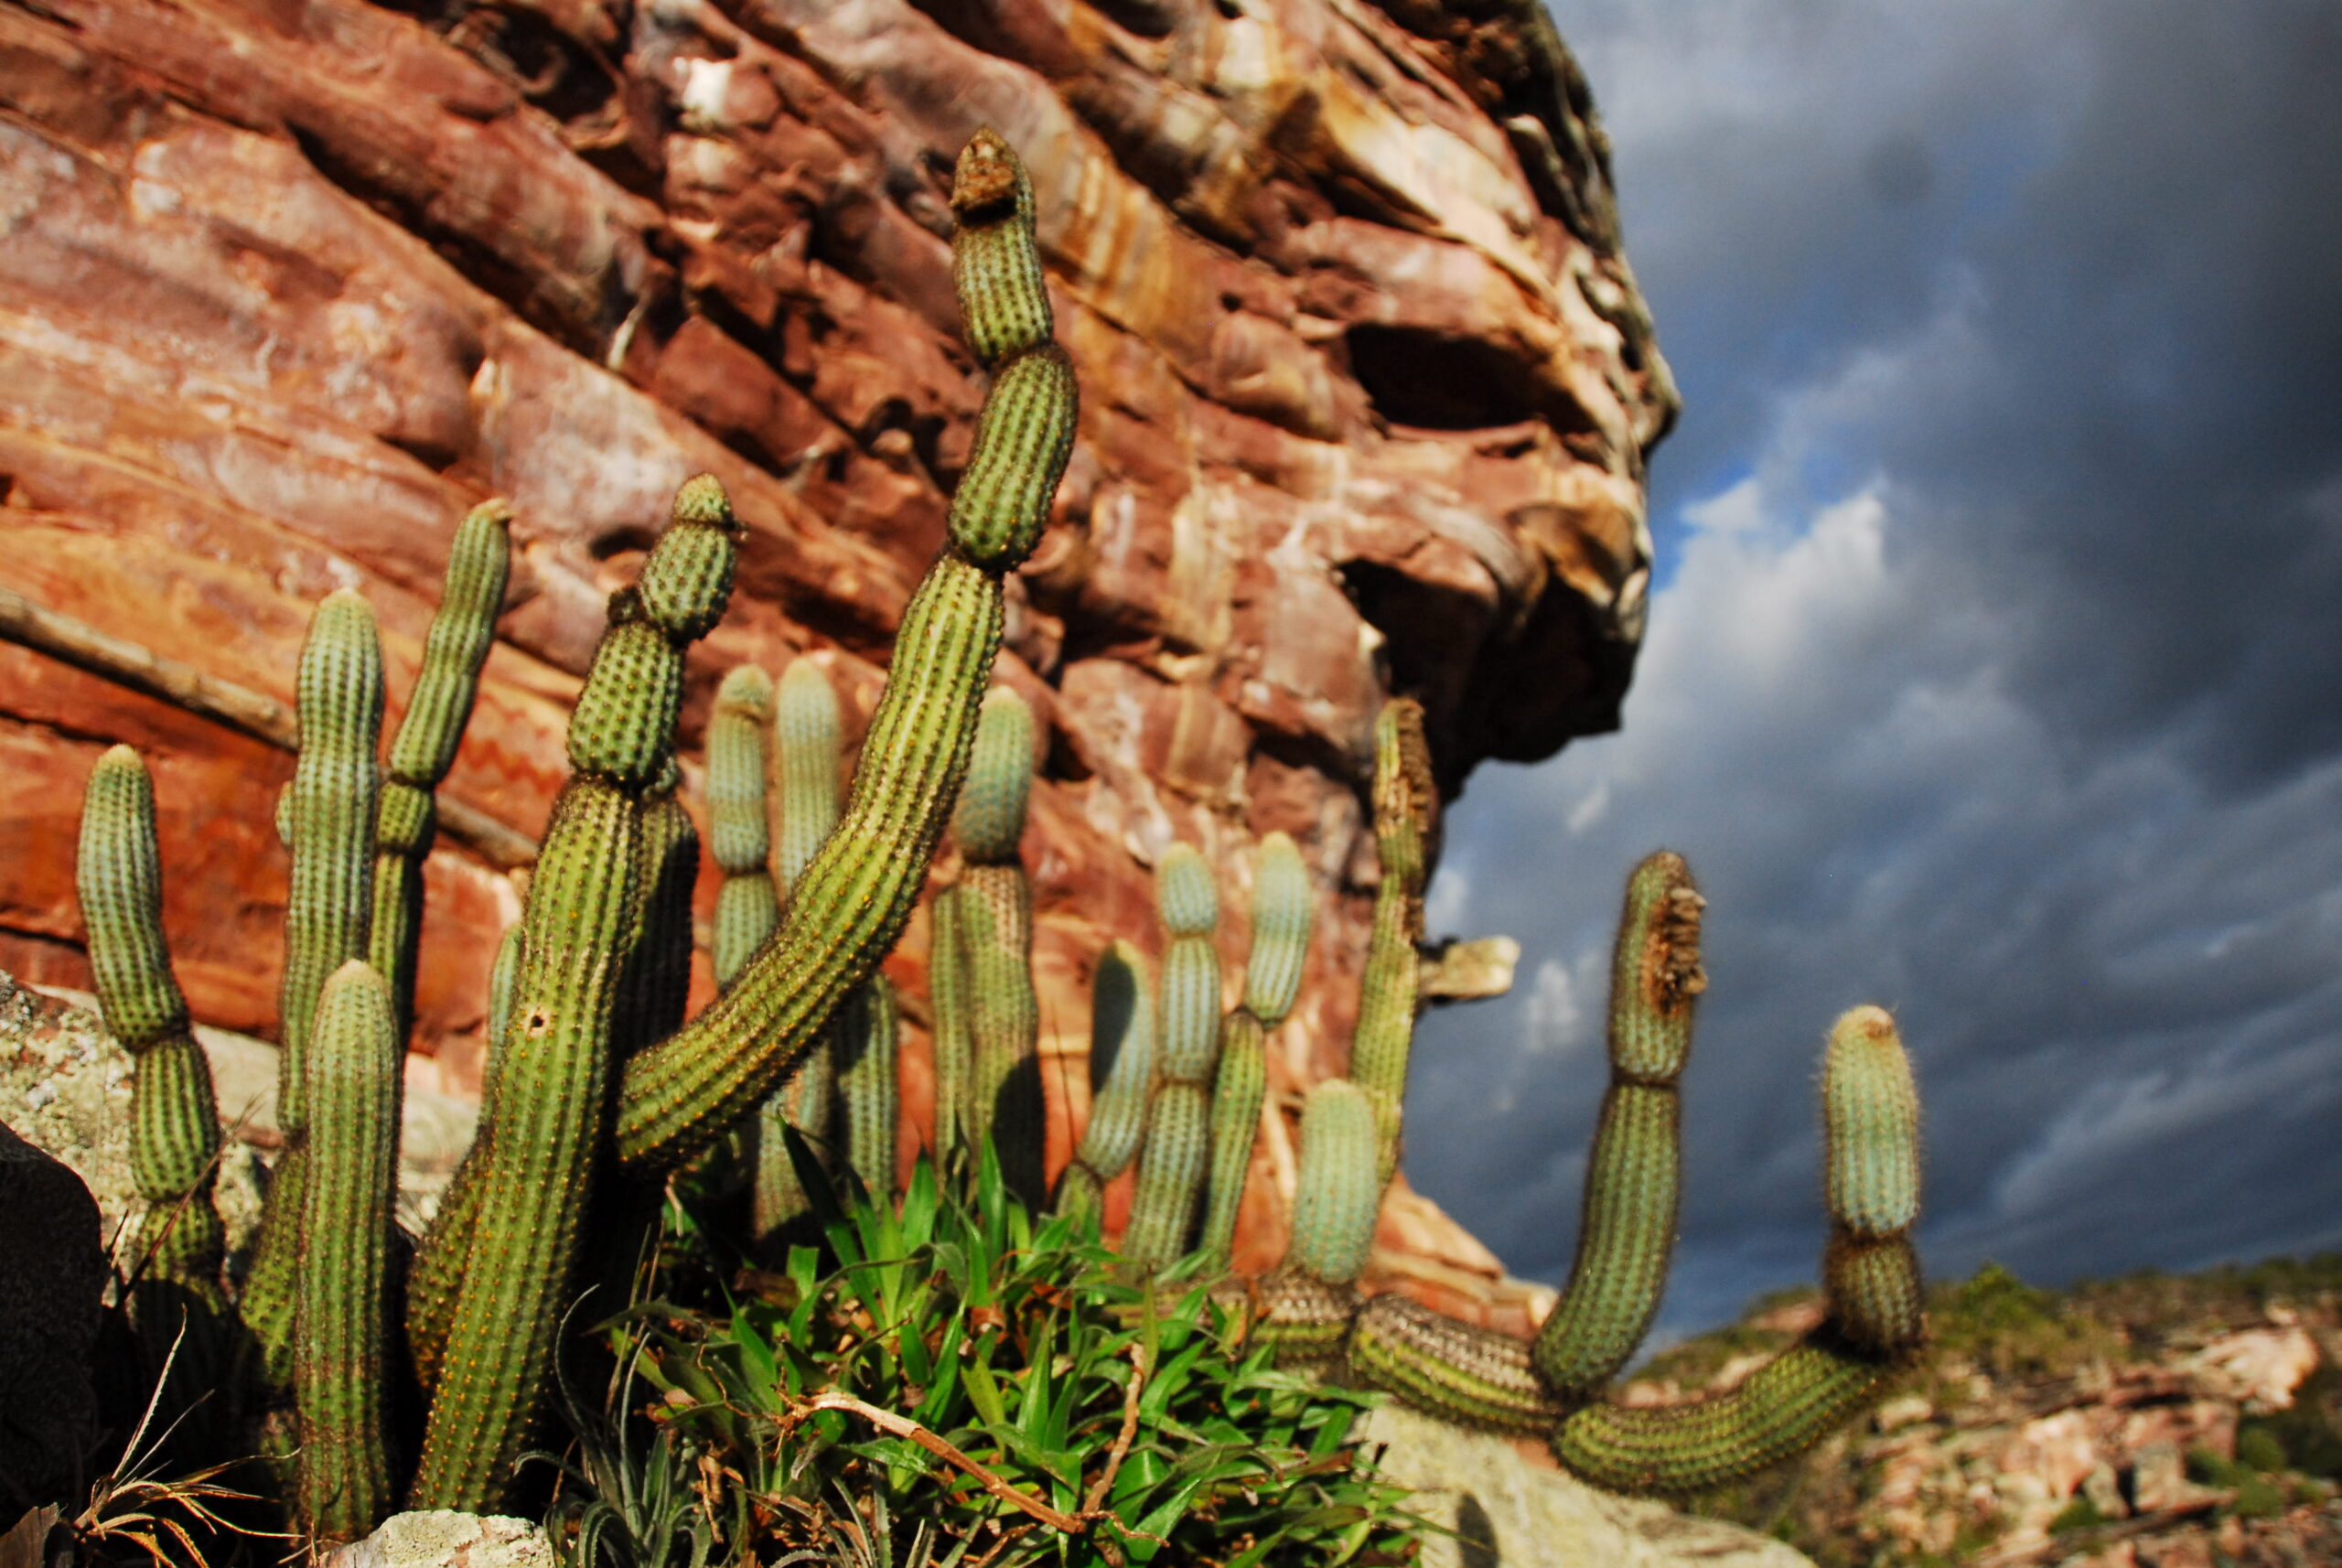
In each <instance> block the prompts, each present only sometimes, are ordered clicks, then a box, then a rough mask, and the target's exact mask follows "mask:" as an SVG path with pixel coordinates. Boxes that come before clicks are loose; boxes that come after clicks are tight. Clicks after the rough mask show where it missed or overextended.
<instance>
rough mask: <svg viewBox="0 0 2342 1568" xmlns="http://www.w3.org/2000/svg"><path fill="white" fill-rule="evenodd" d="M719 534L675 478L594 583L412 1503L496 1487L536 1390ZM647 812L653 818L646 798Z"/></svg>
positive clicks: (693, 490) (726, 566) (561, 1291)
mask: <svg viewBox="0 0 2342 1568" xmlns="http://www.w3.org/2000/svg"><path fill="white" fill-rule="evenodd" d="M735 539H736V524H735V523H734V521H733V519H732V511H731V507H730V505H729V503H728V502H727V501H726V500H725V496H724V492H723V490H722V489H721V488H720V487H719V486H717V485H716V483H715V482H714V480H713V479H711V478H699V479H694V480H692V481H690V482H689V483H687V484H685V485H684V487H683V488H682V490H680V491H679V492H677V495H676V498H675V509H674V519H673V521H672V522H671V524H670V526H669V527H668V529H667V531H666V532H664V533H663V534H661V536H660V538H659V541H658V542H657V544H655V545H654V546H653V547H652V549H651V552H650V557H649V559H648V560H646V561H645V562H644V564H643V568H642V576H641V579H640V581H639V583H638V584H637V585H636V586H635V587H634V588H633V589H631V590H628V591H627V592H624V593H621V594H619V595H618V596H615V597H614V598H613V599H612V600H611V604H610V618H609V625H608V628H607V629H606V630H605V632H604V633H603V637H602V642H601V646H600V647H599V648H598V649H597V650H596V653H595V657H594V665H593V669H592V671H591V672H590V673H589V674H588V675H587V676H586V681H585V690H584V692H583V693H580V694H579V696H578V700H577V708H576V712H575V714H574V715H573V716H572V718H571V721H570V727H569V760H570V768H571V770H572V771H571V778H570V781H569V783H568V784H567V785H566V786H565V787H564V789H563V791H562V794H561V797H560V799H559V800H557V801H556V802H555V803H554V807H553V821H552V823H551V824H550V826H549V827H548V829H547V832H546V835H545V843H544V847H543V851H542V852H541V853H540V854H539V857H538V862H537V870H536V875H535V877H534V878H533V880H532V883H531V885H530V889H529V904H528V913H527V915H526V916H525V917H524V923H523V933H522V937H521V973H520V976H519V979H518V981H517V982H516V983H515V986H514V994H513V1019H512V1023H511V1025H510V1029H509V1031H508V1033H507V1034H506V1036H505V1038H504V1039H503V1041H502V1042H500V1046H499V1051H500V1060H499V1062H498V1064H497V1069H496V1078H497V1085H496V1106H495V1125H494V1133H493V1135H492V1137H491V1139H490V1140H489V1145H488V1147H487V1150H486V1165H485V1167H484V1169H483V1171H482V1173H481V1176H480V1177H479V1181H480V1184H481V1188H482V1190H481V1196H480V1197H479V1199H478V1205H477V1208H478V1214H477V1219H475V1221H474V1225H473V1233H472V1235H471V1237H470V1238H469V1246H470V1251H471V1255H472V1257H473V1258H474V1259H475V1260H486V1259H493V1260H494V1261H495V1263H494V1266H493V1267H467V1268H466V1269H465V1270H464V1272H463V1277H462V1280H461V1282H460V1283H459V1284H458V1285H457V1291H456V1298H455V1305H454V1310H453V1313H452V1315H451V1316H450V1319H449V1323H448V1328H447V1338H446V1349H445V1351H444V1353H443V1357H442V1359H441V1361H440V1368H439V1376H438V1380H437V1384H436V1388H435V1395H434V1398H433V1402H432V1407H431V1418H430V1423H429V1425H428V1427H427V1429H426V1432H425V1435H424V1448H423V1460H422V1465H421V1467H420V1470H419V1471H418V1473H417V1475H416V1477H415V1483H414V1499H415V1501H416V1502H417V1504H418V1505H419V1506H422V1507H425V1508H453V1509H468V1510H471V1511H482V1510H484V1509H489V1508H490V1507H492V1506H493V1505H494V1504H495V1503H496V1502H498V1501H499V1500H500V1498H501V1497H502V1495H503V1491H504V1487H505V1486H506V1485H507V1483H508V1482H509V1480H510V1475H511V1470H512V1466H513V1464H514V1462H515V1461H516V1460H518V1459H519V1457H520V1454H521V1447H522V1445H523V1443H524V1441H525V1439H526V1437H527V1434H528V1431H529V1428H530V1426H531V1424H532V1423H533V1422H534V1420H535V1419H536V1415H537V1412H538V1411H539V1409H540V1408H541V1406H542V1404H543V1398H544V1391H545V1385H546V1379H547V1377H548V1375H549V1373H550V1371H551V1368H552V1358H553V1342H554V1338H555V1336H556V1334H557V1332H558V1329H559V1326H560V1322H561V1318H562V1316H563V1313H564V1310H565V1308H566V1305H567V1296H568V1292H569V1284H570V1280H571V1278H572V1276H573V1273H574V1271H575V1268H576V1264H577V1257H578V1236H579V1226H580V1222H581V1219H582V1217H583V1209H584V1207H585V1205H584V1203H583V1201H581V1200H582V1199H583V1198H584V1197H585V1195H586V1194H587V1193H588V1192H589V1191H590V1189H591V1187H592V1186H593V1184H594V1179H595V1172H596V1164H597V1161H598V1159H599V1157H600V1155H601V1150H602V1140H603V1138H604V1137H605V1136H606V1132H605V1122H604V1116H605V1107H606V1106H607V1102H608V1101H607V1096H608V1083H609V1079H610V1077H611V1074H612V1072H613V1070H614V1069H615V1067H616V1065H617V1064H616V1062H615V1061H614V1059H613V1053H614V1034H615V1032H616V1031H617V1029H618V1026H619V1024H620V1021H621V1020H620V1017H619V1012H618V1009H619V1003H620V998H621V991H620V985H619V981H620V977H621V974H622V972H623V970H624V967H625V965H626V961H627V960H628V956H629V955H628V950H627V939H628V937H629V936H630V935H639V936H642V937H645V938H653V940H646V941H643V942H640V943H639V944H638V946H639V949H640V950H650V949H651V948H652V947H653V945H654V941H655V938H654V936H653V934H654V932H656V931H657V930H659V929H661V919H662V918H663V917H662V916H661V913H660V909H659V904H658V901H657V899H656V898H655V897H653V895H654V894H655V893H656V891H657V890H656V889H655V888H651V887H645V886H642V878H643V875H644V873H645V871H646V870H649V869H650V868H649V867H646V866H644V865H642V864H641V859H642V843H643V839H644V836H645V832H644V830H645V826H646V808H645V805H644V803H643V799H642V798H643V795H644V793H645V791H647V790H650V789H652V788H653V787H654V786H657V785H659V784H661V783H662V782H664V780H665V776H666V775H667V774H668V773H669V770H670V769H671V768H672V765H673V763H672V757H671V755H670V753H671V747H672V746H673V744H674V725H675V719H676V715H677V713H678V711H679V710H680V708H681V705H682V650H683V647H684V646H685V645H686V644H687V643H689V642H690V641H692V640H693V639H697V638H699V637H701V636H703V635H704V634H705V632H706V631H707V630H708V628H710V627H712V626H714V623H715V620H716V618H717V617H718V616H720V615H721V614H722V612H723V608H724V604H725V598H726V597H727V596H729V594H730V592H731V585H732V561H733V551H734V548H735ZM649 811H650V820H652V821H654V822H655V821H656V819H657V818H658V816H659V814H660V812H661V807H660V805H659V803H658V801H657V800H655V799H654V800H653V801H652V802H651V804H650V808H649ZM654 836H657V835H654ZM665 836H671V834H668V835H665ZM638 906H639V908H638ZM630 924H631V925H633V926H634V927H635V928H636V929H635V930H633V931H629V929H628V928H629V925H630ZM685 929H688V927H686V928H685ZM658 967H659V958H658V955H657V954H656V953H655V952H654V953H651V954H650V957H649V958H648V959H647V960H646V963H645V966H644V967H643V968H642V969H640V970H639V971H638V978H637V985H636V987H635V988H634V989H633V990H632V991H631V992H630V996H631V1000H630V1002H629V1021H631V1020H632V1019H633V1018H634V1017H636V1016H639V1012H638V1010H639V1011H640V1012H648V1011H650V1010H651V1009H653V1008H655V1007H657V1006H658V1003H657V1001H656V995H657V993H658V991H659V989H660V987H659V984H658V983H657V980H656V978H655V972H656V971H657V969H658ZM640 1026H641V1025H640V1024H637V1025H636V1027H640ZM654 1048H655V1047H654ZM644 1054H647V1053H643V1052H637V1053H636V1056H635V1058H634V1059H637V1060H639V1059H640V1058H641V1056H642V1055H644ZM435 1240H437V1239H435ZM444 1240H445V1242H446V1243H453V1244H457V1245H461V1244H462V1242H463V1240H464V1239H463V1238H460V1237H454V1236H447V1237H446V1238H445V1239H444Z"/></svg>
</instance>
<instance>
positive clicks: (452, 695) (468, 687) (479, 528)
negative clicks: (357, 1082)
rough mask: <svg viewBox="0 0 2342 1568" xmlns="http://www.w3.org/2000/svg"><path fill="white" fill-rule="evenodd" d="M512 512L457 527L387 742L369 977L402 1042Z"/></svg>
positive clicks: (493, 511) (506, 567)
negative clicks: (385, 996)
mask: <svg viewBox="0 0 2342 1568" xmlns="http://www.w3.org/2000/svg"><path fill="white" fill-rule="evenodd" d="M511 523H512V510H511V508H510V507H508V506H507V505H505V503H504V502H503V501H501V500H490V501H483V502H481V503H480V504H479V505H478V506H476V507H474V508H473V509H472V510H471V511H470V513H469V514H468V515H467V516H466V517H465V519H464V521H462V522H461V523H459V524H457V528H456V538H455V542H454V543H453V545H451V546H450V547H449V549H448V552H447V576H446V582H445V583H444V584H443V585H441V588H440V591H439V608H438V611H437V613H436V614H435V615H434V616H433V617H432V618H431V630H430V632H429V634H428V635H427V636H426V637H425V638H424V645H423V668H422V669H421V670H420V671H417V672H416V674H415V678H414V694H413V695H411V696H410V697H409V698H408V699H407V704H406V716H405V717H404V718H403V719H402V720H400V722H399V733H398V738H397V739H395V740H393V741H392V743H391V765H390V773H389V777H388V778H386V779H384V780H383V781H382V802H381V820H380V822H379V823H378V824H377V827H376V830H375V834H374V843H375V857H374V915H373V927H372V931H371V953H372V959H373V964H374V969H375V972H377V973H379V974H381V977H382V978H383V979H384V980H386V981H388V982H389V983H390V986H391V997H392V1002H393V1004H395V1005H396V1007H397V1010H398V1031H399V1038H400V1039H402V1040H403V1039H405V1038H406V1036H407V1033H408V1031H409V1030H410V1029H412V1028H413V1027H414V954H415V944H416V943H417V941H418V940H420V939H421V936H422V931H423V862H424V856H426V855H428V854H430V853H431V843H432V839H433V837H434V835H435V828H436V823H435V809H434V801H433V798H432V797H433V791H435V789H438V788H439V781H440V780H441V779H445V778H446V776H447V769H448V768H450V767H452V766H453V765H454V763H455V760H456V745H457V742H458V741H459V740H461V739H462V738H463V734H464V725H466V724H467V723H468V722H469V721H470V719H471V716H472V702H473V700H474V699H475V698H476V697H477V696H478V693H479V671H480V667H481V666H482V665H483V664H485V663H486V662H487V661H488V650H489V648H490V647H491V646H493V645H494V643H495V641H496V617H497V613H498V612H499V611H500V610H501V609H502V608H503V606H504V585H505V582H506V579H507V578H508V576H509V575H510V569H511V542H510V528H511Z"/></svg>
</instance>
